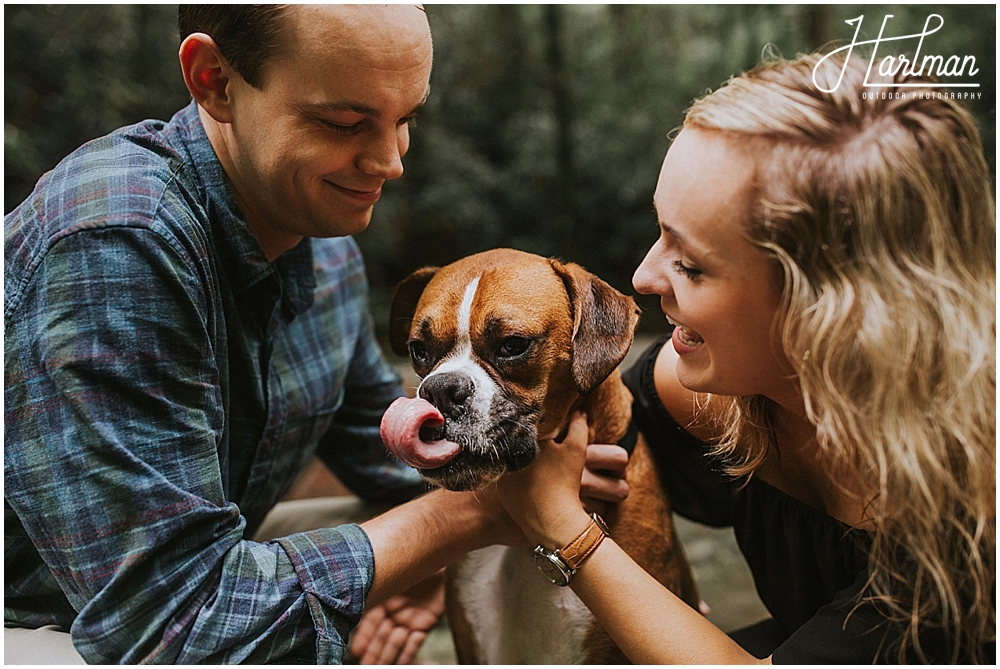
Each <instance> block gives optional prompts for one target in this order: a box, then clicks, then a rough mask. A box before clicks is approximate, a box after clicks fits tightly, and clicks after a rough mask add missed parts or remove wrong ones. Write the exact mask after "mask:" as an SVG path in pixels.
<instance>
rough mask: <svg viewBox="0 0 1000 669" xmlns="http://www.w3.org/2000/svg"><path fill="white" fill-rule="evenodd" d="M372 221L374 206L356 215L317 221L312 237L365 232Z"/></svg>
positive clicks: (340, 235) (339, 235) (344, 235)
mask: <svg viewBox="0 0 1000 669" xmlns="http://www.w3.org/2000/svg"><path fill="white" fill-rule="evenodd" d="M371 221H372V208H371V207H368V209H367V210H366V211H364V212H361V213H359V214H355V215H350V216H348V215H340V216H337V217H336V218H334V217H331V218H330V219H328V220H326V221H322V222H319V223H317V224H316V225H315V226H313V227H314V229H315V232H314V233H313V234H311V235H309V236H310V237H320V238H326V237H347V236H348V235H356V234H358V233H361V232H364V231H365V229H366V228H367V227H368V225H369V224H370V223H371Z"/></svg>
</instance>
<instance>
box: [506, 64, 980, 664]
mask: <svg viewBox="0 0 1000 669" xmlns="http://www.w3.org/2000/svg"><path fill="white" fill-rule="evenodd" d="M842 69H843V70H844V76H843V80H842V81H841V83H840V85H839V86H836V83H837V79H838V77H839V76H840V73H841V70H842ZM814 70H815V71H816V74H815V78H816V81H817V82H819V84H820V86H817V85H816V84H815V83H814V81H813V72H814ZM865 70H866V68H865V65H864V64H863V63H861V62H860V61H859V60H856V59H855V60H852V61H850V62H849V63H847V64H846V65H845V63H844V61H843V60H840V61H838V60H836V59H835V58H830V59H828V60H827V61H826V62H825V63H822V64H820V57H819V56H808V57H803V58H800V59H799V60H797V61H794V62H778V63H772V64H766V65H763V66H761V67H759V68H757V69H756V70H754V71H752V72H749V73H747V74H745V75H743V76H741V77H739V78H737V79H734V80H733V81H731V82H730V83H729V84H728V85H726V86H724V87H723V88H721V89H719V90H718V91H716V92H715V93H712V94H710V95H708V96H706V97H705V98H703V99H701V100H699V101H697V102H696V103H695V104H694V105H693V107H692V108H691V109H690V110H689V112H688V115H687V117H686V119H685V122H684V125H683V127H682V129H681V131H680V133H679V135H678V136H677V137H676V139H675V141H674V142H673V145H672V146H671V148H670V151H669V152H668V153H667V156H666V159H665V161H664V164H663V168H662V171H661V173H660V177H659V181H658V184H657V188H656V193H655V195H654V198H653V201H654V205H655V208H656V212H657V215H658V218H659V226H660V239H659V240H658V241H657V242H656V244H655V245H654V246H653V248H652V249H651V250H650V251H649V253H648V255H647V256H646V259H645V260H644V261H643V263H642V265H641V266H640V267H639V269H638V270H637V271H636V274H635V278H634V283H635V287H636V289H637V290H638V291H639V292H641V293H655V294H658V295H660V298H661V307H662V309H663V311H664V313H665V314H666V316H667V319H668V321H670V322H671V323H673V324H674V325H675V327H674V330H673V334H672V337H671V342H670V344H667V345H665V346H663V345H662V344H663V342H661V343H660V344H658V345H657V346H654V348H653V349H652V350H650V351H647V352H646V354H645V356H644V357H643V359H642V360H640V362H639V363H637V366H636V368H634V369H633V370H632V371H631V372H630V373H629V374H627V379H628V381H629V384H630V386H631V388H632V391H633V394H635V395H636V404H635V413H636V420H637V421H639V424H640V425H641V426H642V427H643V429H644V431H645V433H646V436H647V438H648V439H650V441H651V442H652V443H653V445H654V448H659V449H660V451H661V454H662V457H663V459H664V461H665V462H666V467H665V471H666V475H667V479H668V487H670V488H671V493H672V495H673V496H674V501H675V505H676V507H677V509H678V510H679V511H680V512H682V513H685V514H686V515H690V516H692V517H694V518H695V519H697V520H702V521H704V522H711V523H716V524H721V523H731V524H733V525H734V528H735V530H736V535H737V539H738V541H739V543H740V546H741V548H742V550H743V552H744V554H745V555H746V556H747V558H748V562H749V564H750V567H751V570H752V571H753V573H754V578H755V581H756V584H757V587H758V591H759V592H760V594H761V597H762V599H763V600H764V602H765V604H767V606H768V607H769V609H770V611H771V613H772V616H773V618H772V619H771V620H769V621H767V622H765V623H764V624H762V625H759V626H756V627H755V628H752V629H750V630H746V631H744V632H742V633H739V634H734V635H733V636H734V638H735V639H737V640H739V642H740V644H743V645H740V644H738V643H736V642H735V641H734V640H733V639H732V638H730V637H728V636H727V635H725V634H723V633H722V632H721V631H720V630H718V629H717V628H715V627H714V626H713V625H712V624H711V623H709V622H708V621H707V620H705V619H704V618H702V617H701V616H700V615H699V614H698V613H697V612H695V611H693V610H691V609H690V608H688V607H686V606H685V605H684V604H683V603H682V602H680V600H678V599H677V598H676V597H674V596H673V595H672V594H671V593H669V592H668V591H666V590H665V589H663V588H662V587H660V586H659V585H658V584H657V583H656V582H655V581H653V580H652V579H651V578H650V577H649V576H648V575H646V574H645V573H644V572H643V571H642V570H641V569H640V568H639V567H638V566H636V565H635V563H633V562H632V561H631V560H630V559H629V558H628V556H627V555H625V553H623V552H622V551H621V549H620V548H619V547H618V546H617V545H616V544H615V543H614V539H613V537H612V538H611V539H604V540H603V541H601V542H600V543H598V545H597V547H596V549H594V550H593V551H592V552H591V553H590V555H589V556H588V557H587V558H586V560H585V562H584V563H583V565H582V566H581V567H580V569H579V571H578V573H577V574H575V576H574V578H573V581H572V583H571V586H572V587H573V588H574V590H575V591H576V592H577V594H578V595H579V596H580V597H581V598H582V599H583V600H584V602H586V603H587V605H588V606H589V607H590V608H591V610H592V611H593V612H594V614H595V615H596V616H597V618H598V619H599V620H600V621H601V622H602V623H603V624H604V625H605V627H606V628H607V629H608V631H609V632H610V633H611V635H612V637H614V638H615V640H616V642H617V643H618V644H619V645H620V646H621V647H622V649H623V650H624V651H625V653H626V655H628V656H629V658H630V659H631V660H632V661H633V662H636V663H643V664H646V663H649V664H654V663H657V664H658V663H675V662H695V663H701V664H712V663H724V662H740V661H748V662H749V661H754V660H755V659H756V658H758V657H764V658H766V659H767V660H771V659H773V660H775V661H784V662H830V663H835V662H850V663H870V662H872V661H889V662H892V661H933V662H948V661H951V662H955V661H960V662H970V661H971V662H984V661H985V662H993V661H995V629H996V622H995V621H996V609H995V601H994V592H995V578H996V575H995V546H996V517H995V509H996V505H995V503H996V478H995V471H996V455H995V448H994V447H995V443H996V425H995V420H994V410H995V404H994V403H995V396H996V371H995V370H996V367H995V347H994V342H995V312H994V306H993V305H994V304H995V257H994V244H995V241H996V237H995V211H994V204H993V196H992V194H991V186H990V173H989V168H988V166H987V163H986V161H985V160H984V158H983V155H982V148H981V143H980V139H979V135H978V132H977V130H976V128H975V125H974V123H973V121H972V120H971V117H970V116H969V114H968V112H967V111H965V110H964V109H963V108H962V107H961V106H960V105H959V104H957V103H955V102H954V101H952V100H947V99H938V95H937V94H936V93H937V92H938V91H941V90H942V89H935V88H933V87H932V86H931V85H928V86H927V87H926V88H920V87H902V88H888V89H887V88H865V87H864V86H863V82H864V81H865V75H866V71H865ZM872 76H874V73H873V75H872ZM868 81H869V83H873V80H872V77H871V76H870V78H869V80H868ZM881 83H904V80H903V79H902V78H900V79H899V80H898V81H895V82H891V81H890V82H885V81H883V82H881ZM905 83H911V84H912V83H917V80H916V79H912V78H911V79H908V80H906V81H905ZM924 83H928V82H924ZM820 87H821V88H823V89H827V90H829V89H833V88H836V90H835V91H834V92H832V93H829V94H827V93H821V92H820V91H819V90H818V88H820ZM886 91H893V93H894V94H895V93H896V92H900V93H903V94H902V95H900V96H898V99H897V96H896V95H893V96H891V97H892V99H883V96H882V95H881V94H879V95H875V93H876V92H878V93H881V92H886ZM931 94H933V95H931ZM885 97H887V98H888V97H890V96H885ZM678 425H679V426H683V428H686V430H682V429H681V428H680V427H678ZM585 440H586V431H585V429H583V427H582V423H581V421H579V420H577V421H576V422H574V425H573V429H571V431H570V434H569V436H568V437H567V439H566V441H565V442H563V443H562V444H561V445H558V444H557V445H555V447H553V448H550V449H541V455H540V456H539V459H538V461H537V462H536V463H535V464H533V465H532V466H531V467H529V468H528V469H526V470H525V471H523V472H520V473H518V474H516V475H511V476H508V477H506V478H505V479H504V480H502V481H501V483H500V484H499V486H500V495H501V499H502V500H503V501H504V505H505V507H506V508H507V509H508V511H509V512H510V514H511V515H512V516H513V517H514V519H515V520H516V521H517V523H518V525H519V526H520V527H521V529H522V530H523V531H524V533H525V534H526V535H527V537H528V538H529V540H531V541H533V542H537V543H538V544H539V545H541V546H542V547H545V548H547V549H550V550H551V549H555V548H558V547H561V546H565V545H567V544H568V543H570V542H571V541H572V540H573V539H574V538H576V537H578V536H579V535H581V534H582V533H584V532H585V531H587V530H589V531H590V534H589V535H588V536H589V537H590V538H592V539H595V540H596V539H597V538H599V534H600V533H599V531H597V530H595V529H593V528H592V527H591V524H592V523H593V521H592V520H591V519H590V518H589V517H588V516H587V514H586V513H585V512H584V511H583V510H582V508H581V506H580V502H579V494H578V489H579V482H580V469H581V467H582V464H583V457H584V455H583V454H584V443H583V442H584V441H585ZM702 442H707V443H710V444H712V445H713V446H714V448H710V447H708V446H703V445H702ZM709 451H711V455H710V454H709ZM692 454H694V456H695V457H692ZM710 458H714V459H710ZM566 459H572V460H573V462H574V464H575V466H574V467H573V468H567V467H566V465H565V462H566ZM723 467H724V468H725V472H726V474H725V475H724V474H723V473H721V472H720V471H719V470H721V469H722V468H723ZM680 479H685V481H686V483H685V485H683V486H676V487H675V486H673V485H669V482H670V481H671V480H680ZM524 499H531V500H532V504H524V503H523V500H524ZM507 500H511V503H509V504H508V503H507ZM513 500H520V503H515V502H514V501H513ZM623 602H628V605H627V606H626V605H623ZM745 648H746V649H745ZM747 649H749V650H750V651H752V652H753V654H751V652H748V650H747Z"/></svg>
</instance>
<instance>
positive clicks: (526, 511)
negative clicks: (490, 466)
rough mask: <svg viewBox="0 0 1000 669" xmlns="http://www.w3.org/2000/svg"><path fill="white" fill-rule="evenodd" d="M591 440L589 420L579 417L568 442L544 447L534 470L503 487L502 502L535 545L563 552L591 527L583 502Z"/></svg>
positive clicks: (572, 424)
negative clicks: (588, 448) (588, 442)
mask: <svg viewBox="0 0 1000 669" xmlns="http://www.w3.org/2000/svg"><path fill="white" fill-rule="evenodd" d="M587 436H588V429H587V419H586V417H585V416H584V415H583V414H580V413H577V414H575V415H574V416H573V419H572V421H571V422H570V425H569V430H568V432H567V434H566V438H565V439H563V441H561V442H558V441H553V440H546V441H543V442H540V443H539V449H538V455H537V456H536V458H535V461H534V462H532V463H531V465H529V466H528V467H526V468H525V469H523V470H521V471H519V472H514V473H513V474H507V475H506V476H504V477H503V478H501V479H500V481H498V482H497V490H498V491H499V493H500V501H501V502H502V503H503V506H504V507H505V508H506V509H507V511H508V512H509V513H510V515H511V517H512V518H513V519H514V520H515V521H516V522H517V524H518V526H520V528H521V529H522V530H523V531H524V534H525V536H527V537H528V539H529V540H530V541H531V542H533V543H539V544H542V545H548V546H556V545H558V546H562V545H564V544H565V543H568V542H569V541H571V540H572V539H573V538H574V537H575V536H576V535H577V534H579V533H580V532H581V531H582V530H583V529H584V528H586V526H587V524H588V523H589V522H590V521H589V519H588V518H587V514H586V513H585V512H584V510H583V505H582V503H581V501H580V486H581V481H582V480H583V471H584V466H585V464H586V462H587ZM567 535H568V536H567ZM560 542H561V543H560Z"/></svg>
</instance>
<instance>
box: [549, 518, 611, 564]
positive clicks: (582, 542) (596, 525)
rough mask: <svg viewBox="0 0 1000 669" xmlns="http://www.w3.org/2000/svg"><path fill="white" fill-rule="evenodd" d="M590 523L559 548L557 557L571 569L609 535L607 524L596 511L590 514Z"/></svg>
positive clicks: (581, 561) (580, 562) (581, 562)
mask: <svg viewBox="0 0 1000 669" xmlns="http://www.w3.org/2000/svg"><path fill="white" fill-rule="evenodd" d="M590 518H591V520H590V525H588V526H587V529H585V530H584V531H583V532H581V533H580V536H578V537H577V538H576V539H573V541H571V542H569V543H568V544H566V545H565V546H563V547H562V548H560V549H559V557H560V558H562V560H563V562H565V563H566V565H567V566H568V567H569V568H570V569H573V570H576V569H579V568H580V565H581V564H583V561H584V560H586V559H587V558H588V557H589V556H590V554H591V553H593V552H594V551H595V550H596V549H597V547H598V546H600V545H601V542H602V541H604V537H606V536H610V534H611V533H610V531H609V530H608V526H607V524H605V522H604V520H603V519H602V518H601V517H600V516H598V515H597V514H596V513H593V514H591V515H590Z"/></svg>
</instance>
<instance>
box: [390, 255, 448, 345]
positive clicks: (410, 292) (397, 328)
mask: <svg viewBox="0 0 1000 669" xmlns="http://www.w3.org/2000/svg"><path fill="white" fill-rule="evenodd" d="M438 269H439V268H437V267H424V268H422V269H418V270H417V271H416V272H414V273H413V274H411V275H410V276H408V277H406V278H405V279H403V280H402V281H400V282H399V285H398V286H396V292H394V293H393V294H392V307H391V308H390V309H389V345H390V346H391V347H392V351H393V353H395V354H396V355H402V356H409V355H410V351H409V349H407V347H406V342H407V341H408V340H409V338H410V324H411V323H412V322H413V314H414V313H415V312H416V310H417V303H418V302H420V296H421V295H423V294H424V288H426V287H427V284H428V283H429V282H430V280H431V279H433V278H434V275H435V274H437V271H438Z"/></svg>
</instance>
